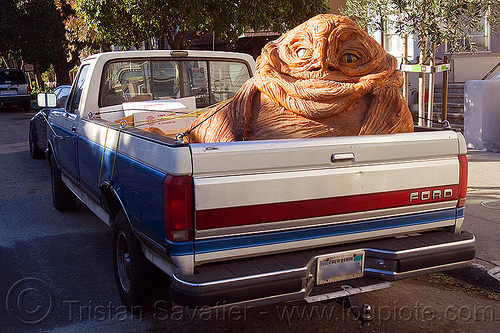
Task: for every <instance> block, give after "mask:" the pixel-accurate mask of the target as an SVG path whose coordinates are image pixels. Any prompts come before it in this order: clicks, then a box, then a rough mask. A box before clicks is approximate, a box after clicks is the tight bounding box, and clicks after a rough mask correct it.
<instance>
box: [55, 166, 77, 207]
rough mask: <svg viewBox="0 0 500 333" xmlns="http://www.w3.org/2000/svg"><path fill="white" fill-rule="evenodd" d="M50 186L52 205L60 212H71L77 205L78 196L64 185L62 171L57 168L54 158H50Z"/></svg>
mask: <svg viewBox="0 0 500 333" xmlns="http://www.w3.org/2000/svg"><path fill="white" fill-rule="evenodd" d="M50 184H51V186H52V204H53V205H54V207H55V208H56V209H57V210H59V211H66V210H70V209H72V208H74V207H75V205H76V196H75V195H74V194H73V192H71V190H70V189H69V188H68V187H67V186H66V184H64V182H63V180H62V177H61V170H59V168H58V167H57V164H56V161H55V159H54V156H50Z"/></svg>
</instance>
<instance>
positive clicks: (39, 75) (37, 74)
mask: <svg viewBox="0 0 500 333" xmlns="http://www.w3.org/2000/svg"><path fill="white" fill-rule="evenodd" d="M34 65H35V77H36V83H37V85H38V89H40V90H41V91H45V83H44V82H43V79H42V71H41V70H40V63H39V62H38V61H37V62H35V64H34Z"/></svg>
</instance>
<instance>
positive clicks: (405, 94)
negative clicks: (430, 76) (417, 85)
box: [403, 35, 408, 104]
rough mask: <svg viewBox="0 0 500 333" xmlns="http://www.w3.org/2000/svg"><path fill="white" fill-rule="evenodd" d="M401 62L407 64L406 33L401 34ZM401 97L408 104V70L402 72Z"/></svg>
mask: <svg viewBox="0 0 500 333" xmlns="http://www.w3.org/2000/svg"><path fill="white" fill-rule="evenodd" d="M403 64H404V65H406V64H408V35H404V36H403ZM403 98H404V99H405V101H406V104H408V72H403Z"/></svg>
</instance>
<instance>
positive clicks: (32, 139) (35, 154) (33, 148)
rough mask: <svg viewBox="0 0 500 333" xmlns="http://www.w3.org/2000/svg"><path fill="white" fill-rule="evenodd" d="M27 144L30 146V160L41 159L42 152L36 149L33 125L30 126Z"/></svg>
mask: <svg viewBox="0 0 500 333" xmlns="http://www.w3.org/2000/svg"><path fill="white" fill-rule="evenodd" d="M28 143H29V146H30V155H31V158H34V159H40V158H42V157H43V150H41V149H40V148H38V139H37V137H36V133H35V129H34V128H33V124H30V132H29V138H28Z"/></svg>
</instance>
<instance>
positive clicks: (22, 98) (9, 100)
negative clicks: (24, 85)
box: [0, 95, 31, 106]
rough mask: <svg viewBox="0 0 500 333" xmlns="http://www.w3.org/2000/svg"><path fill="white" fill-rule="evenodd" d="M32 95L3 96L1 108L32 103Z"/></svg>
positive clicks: (0, 98)
mask: <svg viewBox="0 0 500 333" xmlns="http://www.w3.org/2000/svg"><path fill="white" fill-rule="evenodd" d="M30 102H31V96H30V95H1V96H0V106H12V105H17V106H21V105H22V104H24V103H30Z"/></svg>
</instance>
